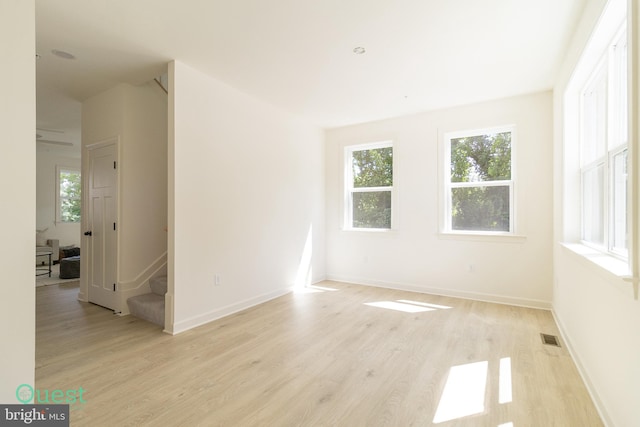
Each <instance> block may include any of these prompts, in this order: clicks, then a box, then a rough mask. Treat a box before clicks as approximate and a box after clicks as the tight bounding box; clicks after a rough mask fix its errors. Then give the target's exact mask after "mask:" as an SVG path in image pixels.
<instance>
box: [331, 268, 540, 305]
mask: <svg viewBox="0 0 640 427" xmlns="http://www.w3.org/2000/svg"><path fill="white" fill-rule="evenodd" d="M327 280H333V281H336V282H345V283H353V284H354V285H364V286H375V287H378V288H387V289H397V290H400V291H409V292H419V293H422V294H432V295H442V296H447V297H454V298H462V299H470V300H476V301H485V302H492V303H497V304H507V305H515V306H518V307H527V308H538V309H542V310H551V302H550V301H542V300H536V299H529V298H518V297H508V296H503V295H494V294H485V293H481V292H468V291H460V290H456V289H443V288H432V287H427V286H417V285H411V284H406V283H394V282H382V281H377V280H363V279H357V278H352V277H343V276H331V275H329V276H327Z"/></svg>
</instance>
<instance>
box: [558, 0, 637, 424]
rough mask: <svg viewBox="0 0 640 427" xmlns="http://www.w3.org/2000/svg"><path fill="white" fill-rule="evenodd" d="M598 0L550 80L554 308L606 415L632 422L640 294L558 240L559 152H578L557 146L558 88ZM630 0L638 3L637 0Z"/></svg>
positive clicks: (561, 227) (562, 221) (563, 224)
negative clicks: (639, 296)
mask: <svg viewBox="0 0 640 427" xmlns="http://www.w3.org/2000/svg"><path fill="white" fill-rule="evenodd" d="M623 1H624V0H623ZM605 3H606V2H605V1H604V0H597V1H592V2H588V5H587V6H588V7H587V8H586V9H585V12H584V14H583V17H582V20H581V22H580V25H579V28H578V31H576V33H575V35H574V38H573V41H572V43H571V46H570V47H569V49H568V51H567V54H566V55H565V58H566V59H565V61H564V65H563V67H562V72H561V74H560V76H559V79H558V82H557V84H556V87H555V88H554V116H555V117H554V123H555V127H554V152H555V162H554V168H555V173H554V176H555V180H554V241H555V245H554V266H555V268H554V292H553V310H554V314H555V316H556V320H557V321H558V324H559V326H560V329H561V331H562V334H563V336H564V339H565V341H566V342H567V344H568V346H569V348H570V349H571V352H572V354H573V357H574V360H575V361H576V364H577V365H578V367H579V369H580V372H581V374H582V376H583V378H584V379H585V382H586V384H587V386H588V387H589V389H590V391H591V394H592V396H593V397H594V400H595V403H596V405H597V407H598V409H599V410H600V413H601V415H602V416H603V419H604V421H605V423H606V424H607V425H609V426H635V425H640V412H639V411H638V409H637V403H638V396H640V363H639V361H640V302H639V301H638V300H636V299H634V296H633V291H632V287H631V285H630V284H629V283H627V282H624V281H623V280H621V279H620V278H618V277H616V276H613V275H611V274H608V273H607V272H605V271H604V270H603V269H602V268H599V267H595V266H594V265H593V264H592V263H591V262H590V261H587V260H586V259H584V258H583V257H581V256H579V255H577V254H575V253H574V252H572V251H570V250H568V249H566V248H564V247H562V246H561V245H560V243H561V242H563V241H564V240H565V239H570V238H571V237H572V236H573V235H574V234H575V232H574V229H575V227H574V226H572V222H575V219H572V218H571V216H567V215H565V210H569V208H571V207H572V206H571V202H569V203H567V200H573V199H572V198H571V197H570V196H571V194H565V190H566V189H567V186H568V185H567V184H570V181H569V180H570V179H571V177H570V176H569V174H567V173H566V171H565V170H564V168H563V165H564V160H565V159H564V156H577V155H578V154H577V153H575V152H571V151H568V152H566V153H564V140H563V131H564V115H563V110H564V105H563V96H564V93H565V89H566V88H567V85H568V82H569V79H570V77H571V74H572V73H573V70H574V68H575V66H576V63H577V61H578V59H579V57H580V54H581V52H582V50H583V49H584V46H585V45H586V43H587V40H588V39H589V36H590V34H591V31H592V30H593V28H594V27H595V24H596V22H597V20H598V18H599V17H600V14H601V12H602V11H603V8H604V5H605ZM630 3H634V4H635V5H636V7H637V6H638V2H637V1H636V0H634V1H633V2H630ZM636 42H637V40H636ZM636 54H637V47H636ZM637 90H638V89H637V88H636V91H637ZM636 116H637V112H636ZM566 191H567V192H569V191H573V190H566ZM565 196H566V198H565ZM636 197H637V195H636Z"/></svg>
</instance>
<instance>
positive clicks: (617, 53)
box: [609, 32, 628, 149]
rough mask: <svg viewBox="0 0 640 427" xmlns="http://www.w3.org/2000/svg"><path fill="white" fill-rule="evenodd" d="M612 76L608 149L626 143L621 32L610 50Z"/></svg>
mask: <svg viewBox="0 0 640 427" xmlns="http://www.w3.org/2000/svg"><path fill="white" fill-rule="evenodd" d="M611 56H612V61H613V76H612V79H611V86H612V99H611V118H612V120H611V139H610V140H609V149H612V148H615V147H618V146H620V145H622V144H626V143H627V111H628V107H627V35H626V32H625V33H623V34H622V36H621V37H620V39H619V40H618V42H617V43H616V44H614V45H613V47H612V51H611Z"/></svg>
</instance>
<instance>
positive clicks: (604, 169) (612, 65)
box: [579, 28, 627, 258]
mask: <svg viewBox="0 0 640 427" xmlns="http://www.w3.org/2000/svg"><path fill="white" fill-rule="evenodd" d="M626 40H627V36H626V32H625V31H624V28H622V29H619V30H618V32H617V34H616V36H615V37H614V38H613V40H611V42H610V43H609V44H608V47H607V49H606V51H605V52H604V54H603V57H602V59H601V61H600V62H599V63H598V64H597V66H596V67H595V68H594V69H593V70H592V72H591V74H590V76H589V78H588V79H587V81H586V83H585V85H584V86H583V88H582V90H581V92H580V134H579V135H580V136H579V138H580V140H579V145H580V176H581V185H582V191H581V194H582V222H581V224H582V230H581V233H582V240H583V242H585V243H587V244H589V245H591V246H595V247H597V248H601V249H602V250H604V251H606V252H610V253H612V254H615V255H618V256H620V257H623V258H626V256H627V41H626Z"/></svg>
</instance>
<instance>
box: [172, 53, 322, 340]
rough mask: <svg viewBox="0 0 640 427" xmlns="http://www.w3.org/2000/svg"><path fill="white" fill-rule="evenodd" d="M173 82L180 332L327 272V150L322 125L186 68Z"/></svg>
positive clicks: (176, 68)
mask: <svg viewBox="0 0 640 427" xmlns="http://www.w3.org/2000/svg"><path fill="white" fill-rule="evenodd" d="M169 81H170V84H169V85H170V88H171V90H173V91H174V92H173V94H172V95H171V96H170V104H169V108H170V110H171V111H170V113H169V117H170V121H172V123H170V124H169V127H170V129H171V131H170V135H169V143H170V145H171V147H170V148H169V164H170V167H171V168H172V170H171V171H170V172H169V176H170V179H171V180H172V182H171V183H170V185H169V188H170V191H171V194H170V195H169V200H170V204H169V209H170V213H169V218H170V224H169V233H170V237H169V260H170V265H169V296H168V298H167V300H168V301H171V300H173V301H174V307H173V308H174V311H173V313H172V314H173V322H172V324H168V325H167V331H168V332H172V333H177V332H180V331H183V330H186V329H189V328H191V327H194V326H197V325H199V324H202V323H205V322H208V321H210V320H213V319H215V318H218V317H221V316H223V315H225V314H228V313H230V312H233V311H237V310H239V309H242V308H245V307H248V306H250V305H253V304H256V303H258V302H261V301H264V300H267V299H269V298H273V297H275V296H278V295H281V294H282V293H284V292H287V291H288V290H289V289H290V288H291V287H292V286H294V285H295V284H296V282H297V281H298V280H297V278H299V277H305V276H306V272H307V271H309V267H311V281H317V280H320V279H322V278H323V277H324V168H323V164H324V159H323V154H324V150H323V143H322V132H321V131H320V130H319V129H317V128H315V127H313V126H311V125H308V124H306V123H304V122H302V121H299V120H298V119H297V118H296V117H293V116H291V115H290V114H287V113H284V112H281V111H279V110H277V109H275V108H273V107H272V106H270V105H268V104H265V103H263V102H261V101H259V100H257V99H255V98H252V97H250V96H248V95H246V94H244V93H241V92H239V91H237V90H235V89H234V88H232V87H230V86H227V85H226V84H224V83H221V82H219V81H217V80H216V79H214V78H212V77H210V76H207V75H205V74H203V73H201V72H199V71H198V70H196V69H194V68H191V67H189V66H188V65H186V64H183V63H180V62H177V61H176V62H175V63H173V64H172V65H170V68H169ZM171 118H173V120H171ZM305 247H306V248H308V249H307V251H305ZM309 252H311V253H312V256H311V257H309ZM301 272H303V273H301ZM215 275H219V277H220V285H217V286H216V285H215ZM300 281H302V280H300Z"/></svg>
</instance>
